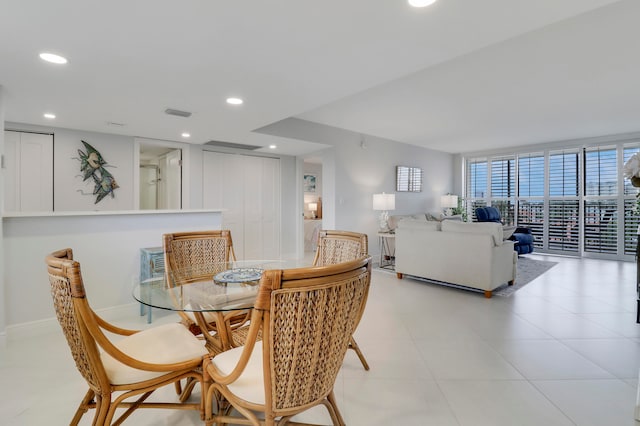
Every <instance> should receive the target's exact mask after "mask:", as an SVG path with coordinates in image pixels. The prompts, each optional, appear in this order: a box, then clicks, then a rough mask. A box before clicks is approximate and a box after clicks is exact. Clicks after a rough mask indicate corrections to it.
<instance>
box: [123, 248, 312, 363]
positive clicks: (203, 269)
mask: <svg viewBox="0 0 640 426" xmlns="http://www.w3.org/2000/svg"><path fill="white" fill-rule="evenodd" d="M308 266H310V265H309V262H308V260H307V261H305V260H303V259H298V260H295V259H294V260H239V261H229V262H223V263H213V264H209V265H206V266H197V267H195V266H194V267H188V268H181V269H173V270H171V269H170V270H168V271H167V272H165V274H164V275H163V276H162V277H157V278H150V279H147V280H144V281H138V282H137V283H136V284H135V286H134V289H133V297H134V298H135V300H137V301H138V302H140V303H142V304H143V305H146V306H150V307H152V308H157V309H164V310H169V311H176V312H185V313H186V312H190V313H192V316H193V317H194V318H195V322H196V324H197V325H198V326H199V328H200V330H202V331H203V333H202V335H203V337H204V339H206V340H207V347H208V348H209V350H210V351H211V352H215V353H219V352H223V351H226V350H228V349H231V348H232V347H234V342H233V338H232V332H233V330H232V324H231V323H230V322H229V318H230V317H233V316H237V315H238V314H240V313H241V312H242V311H247V310H250V309H252V308H253V305H254V302H255V300H256V297H257V295H258V287H259V283H260V278H261V277H262V273H263V271H265V270H268V269H290V268H299V267H308ZM212 322H213V323H214V324H215V327H211V326H210V325H209V324H210V323H212ZM212 329H213V330H215V333H212V332H209V331H211V330H212ZM205 330H206V331H205Z"/></svg>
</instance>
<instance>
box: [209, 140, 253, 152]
mask: <svg viewBox="0 0 640 426" xmlns="http://www.w3.org/2000/svg"><path fill="white" fill-rule="evenodd" d="M205 145H209V146H218V147H221V148H235V149H245V150H249V151H253V150H255V149H260V148H262V147H261V146H257V145H244V144H241V143H233V142H222V141H209V142H206V143H205Z"/></svg>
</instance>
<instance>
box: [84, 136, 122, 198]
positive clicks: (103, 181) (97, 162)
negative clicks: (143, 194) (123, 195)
mask: <svg viewBox="0 0 640 426" xmlns="http://www.w3.org/2000/svg"><path fill="white" fill-rule="evenodd" d="M81 142H82V144H83V145H84V147H85V149H86V151H84V152H83V151H82V150H81V149H79V150H78V155H80V158H79V160H80V172H81V173H82V181H83V182H84V181H87V180H88V179H90V178H92V179H93V183H94V184H95V185H94V188H93V195H95V196H96V201H95V202H94V204H98V203H99V202H100V201H102V199H103V198H104V197H106V196H107V195H111V198H115V194H114V190H115V189H116V188H119V186H118V184H117V183H116V180H115V178H114V177H113V175H112V174H111V173H109V171H108V170H107V169H106V168H105V166H108V164H107V162H106V161H105V159H104V158H103V157H102V155H101V154H100V152H98V150H97V149H95V148H94V147H92V146H91V145H90V144H88V143H87V142H85V141H81Z"/></svg>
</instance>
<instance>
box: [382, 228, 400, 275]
mask: <svg viewBox="0 0 640 426" xmlns="http://www.w3.org/2000/svg"><path fill="white" fill-rule="evenodd" d="M395 239H396V234H394V233H393V232H378V244H379V245H380V264H379V267H380V268H382V269H390V270H392V271H395V269H396V244H395V243H396V241H395Z"/></svg>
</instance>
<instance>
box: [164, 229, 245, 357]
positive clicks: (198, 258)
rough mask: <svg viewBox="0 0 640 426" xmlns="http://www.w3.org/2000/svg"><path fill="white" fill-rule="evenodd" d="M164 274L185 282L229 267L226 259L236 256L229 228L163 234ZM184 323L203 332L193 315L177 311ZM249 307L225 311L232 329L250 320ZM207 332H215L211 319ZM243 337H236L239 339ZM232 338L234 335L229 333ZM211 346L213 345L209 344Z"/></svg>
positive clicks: (176, 282) (170, 280) (171, 280)
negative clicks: (245, 309)
mask: <svg viewBox="0 0 640 426" xmlns="http://www.w3.org/2000/svg"><path fill="white" fill-rule="evenodd" d="M162 240H163V248H164V264H165V277H166V281H167V283H168V284H169V285H173V286H176V285H184V284H189V283H190V282H193V281H198V280H200V279H202V278H211V277H213V276H214V275H215V274H217V273H218V272H222V271H225V270H227V269H228V267H227V266H226V263H227V262H229V261H233V260H236V255H235V252H234V251H233V240H232V238H231V231H229V230H228V229H222V230H213V231H194V232H175V233H171V234H164V235H163V237H162ZM178 314H179V315H180V317H181V318H182V322H183V324H184V325H185V326H186V327H188V328H189V330H191V332H193V333H194V334H196V335H198V334H200V333H202V330H201V328H200V326H198V325H197V324H196V323H195V319H194V318H193V317H191V316H189V315H188V314H186V313H184V312H178ZM249 316H250V313H249V312H248V311H233V312H229V313H227V314H226V315H225V321H227V322H228V323H229V324H230V327H231V328H232V329H236V328H239V327H240V326H242V324H245V323H246V322H247V321H248V320H249ZM207 328H208V331H209V332H217V331H218V330H217V324H216V323H215V322H210V323H209V324H208V326H207ZM242 337H243V336H241V337H239V338H238V339H239V340H240V341H242ZM231 339H232V340H233V341H235V340H236V339H235V338H234V337H231ZM210 349H212V350H214V348H213V347H212V348H210Z"/></svg>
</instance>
